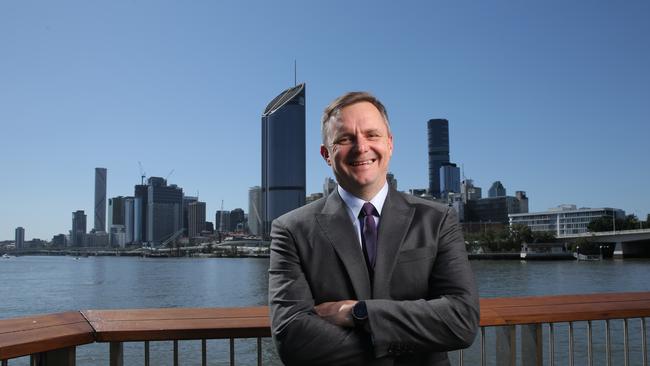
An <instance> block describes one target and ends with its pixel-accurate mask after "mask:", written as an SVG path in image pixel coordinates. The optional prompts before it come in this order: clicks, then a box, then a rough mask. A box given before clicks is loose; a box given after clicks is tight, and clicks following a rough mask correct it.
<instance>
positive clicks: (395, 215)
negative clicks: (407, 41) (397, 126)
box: [269, 92, 479, 366]
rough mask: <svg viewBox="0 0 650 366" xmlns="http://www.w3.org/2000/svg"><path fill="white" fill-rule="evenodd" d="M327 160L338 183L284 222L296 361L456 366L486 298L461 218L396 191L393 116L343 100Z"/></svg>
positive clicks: (279, 278)
mask: <svg viewBox="0 0 650 366" xmlns="http://www.w3.org/2000/svg"><path fill="white" fill-rule="evenodd" d="M321 122H322V134H323V145H322V146H321V149H320V153H321V156H322V157H323V158H324V159H325V161H326V162H327V164H328V165H329V166H331V167H332V171H333V172H334V175H335V176H336V179H337V181H338V183H339V186H338V189H337V190H336V191H334V192H332V193H331V194H330V195H329V196H328V197H325V198H323V199H321V200H318V201H316V202H313V203H311V204H309V205H307V206H303V207H301V208H299V209H296V210H294V211H292V212H289V213H287V214H286V215H283V216H281V217H279V218H278V219H276V220H275V221H274V222H273V227H272V230H271V238H272V240H271V263H270V269H269V303H270V309H271V328H272V334H273V339H274V341H275V343H276V346H277V348H278V352H279V354H280V357H281V359H282V361H283V362H284V363H285V364H289V365H294V364H295V365H319V364H320V365H436V366H437V365H449V361H448V359H447V353H446V352H447V351H449V350H454V349H458V348H464V347H467V346H469V345H470V344H471V343H472V341H473V340H474V337H475V335H476V331H477V329H478V320H479V306H478V294H477V290H476V285H475V283H474V279H473V274H472V271H471V268H470V265H469V262H468V260H467V253H466V252H465V245H464V241H463V236H462V232H461V230H460V228H459V225H458V219H457V217H456V214H455V212H454V211H453V210H452V209H451V208H449V207H446V206H444V205H440V204H437V203H433V202H429V201H426V200H422V199H419V198H416V197H413V196H409V195H405V194H403V193H399V192H397V191H394V190H391V189H390V188H389V187H388V184H387V182H386V173H387V172H388V164H389V162H390V158H391V155H392V153H393V136H392V134H391V132H390V126H389V122H388V116H387V113H386V109H385V108H384V106H383V105H382V103H381V102H379V100H377V99H376V98H375V97H373V96H372V95H370V94H368V93H364V92H353V93H347V94H345V95H343V96H341V97H339V98H337V99H336V100H334V101H333V102H332V103H331V104H330V105H329V106H328V107H327V108H326V109H325V113H324V114H323V118H322V121H321Z"/></svg>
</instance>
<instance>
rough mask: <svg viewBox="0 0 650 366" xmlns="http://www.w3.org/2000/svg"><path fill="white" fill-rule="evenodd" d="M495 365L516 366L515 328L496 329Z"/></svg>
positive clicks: (511, 326)
mask: <svg viewBox="0 0 650 366" xmlns="http://www.w3.org/2000/svg"><path fill="white" fill-rule="evenodd" d="M496 334H497V365H499V366H516V364H517V328H516V327H515V326H514V325H508V326H501V327H496Z"/></svg>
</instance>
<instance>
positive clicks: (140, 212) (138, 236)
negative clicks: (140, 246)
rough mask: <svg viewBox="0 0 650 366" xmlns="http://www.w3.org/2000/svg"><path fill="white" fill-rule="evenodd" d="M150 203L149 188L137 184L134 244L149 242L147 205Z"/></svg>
mask: <svg viewBox="0 0 650 366" xmlns="http://www.w3.org/2000/svg"><path fill="white" fill-rule="evenodd" d="M148 202H149V186H147V185H146V184H137V185H136V186H135V191H134V200H133V242H135V243H142V242H146V241H147V203H148Z"/></svg>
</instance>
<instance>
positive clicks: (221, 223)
mask: <svg viewBox="0 0 650 366" xmlns="http://www.w3.org/2000/svg"><path fill="white" fill-rule="evenodd" d="M214 223H215V225H216V230H217V231H218V232H220V233H227V232H229V231H230V211H222V210H217V213H216V214H215V215H214Z"/></svg>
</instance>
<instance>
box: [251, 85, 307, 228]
mask: <svg viewBox="0 0 650 366" xmlns="http://www.w3.org/2000/svg"><path fill="white" fill-rule="evenodd" d="M305 179H306V178H305V84H300V85H297V86H295V87H293V88H289V89H287V90H285V91H283V92H282V93H280V94H279V95H278V96H277V97H275V98H274V99H273V100H272V101H271V102H270V103H269V104H268V105H267V107H266V109H265V110H264V113H263V114H262V226H263V237H264V238H269V234H270V231H271V222H272V221H273V220H274V219H276V218H277V217H279V216H280V215H282V214H285V213H287V212H289V211H291V210H293V209H295V208H298V207H300V206H302V205H304V204H305V184H306V183H305Z"/></svg>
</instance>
